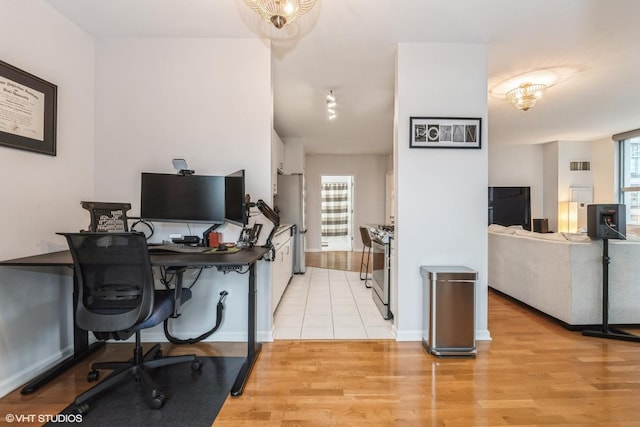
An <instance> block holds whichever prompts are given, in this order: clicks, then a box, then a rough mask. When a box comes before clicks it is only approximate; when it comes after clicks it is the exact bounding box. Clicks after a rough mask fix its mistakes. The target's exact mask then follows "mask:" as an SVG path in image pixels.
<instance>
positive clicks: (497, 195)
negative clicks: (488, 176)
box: [489, 187, 531, 230]
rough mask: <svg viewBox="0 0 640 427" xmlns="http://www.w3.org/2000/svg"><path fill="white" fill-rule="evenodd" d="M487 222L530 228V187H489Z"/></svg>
mask: <svg viewBox="0 0 640 427" xmlns="http://www.w3.org/2000/svg"><path fill="white" fill-rule="evenodd" d="M489 224H500V225H504V226H507V227H508V226H510V225H521V226H522V228H524V229H525V230H531V187H489Z"/></svg>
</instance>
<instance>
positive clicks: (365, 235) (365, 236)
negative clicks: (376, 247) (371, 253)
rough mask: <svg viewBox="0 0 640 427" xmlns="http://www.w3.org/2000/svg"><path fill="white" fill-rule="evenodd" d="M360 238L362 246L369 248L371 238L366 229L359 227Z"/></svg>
mask: <svg viewBox="0 0 640 427" xmlns="http://www.w3.org/2000/svg"><path fill="white" fill-rule="evenodd" d="M360 236H361V237H362V244H363V245H364V246H365V247H366V248H369V247H371V236H370V235H369V231H368V230H367V227H360Z"/></svg>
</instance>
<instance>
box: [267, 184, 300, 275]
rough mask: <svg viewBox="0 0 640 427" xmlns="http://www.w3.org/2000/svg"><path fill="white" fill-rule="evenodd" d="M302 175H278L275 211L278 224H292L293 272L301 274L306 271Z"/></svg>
mask: <svg viewBox="0 0 640 427" xmlns="http://www.w3.org/2000/svg"><path fill="white" fill-rule="evenodd" d="M304 199H305V189H304V175H302V174H294V175H278V193H277V194H276V196H275V198H274V200H275V203H274V205H275V209H277V211H278V213H279V215H280V224H294V225H295V226H296V228H295V233H294V234H293V237H292V238H293V272H294V273H296V274H303V273H304V272H305V271H306V270H307V267H306V263H305V259H304V252H305V234H306V233H307V227H306V224H305V218H304V209H305V200H304Z"/></svg>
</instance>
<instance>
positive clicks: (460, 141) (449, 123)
mask: <svg viewBox="0 0 640 427" xmlns="http://www.w3.org/2000/svg"><path fill="white" fill-rule="evenodd" d="M409 147H410V148H477V149H479V148H482V119H481V118H479V117H410V119H409Z"/></svg>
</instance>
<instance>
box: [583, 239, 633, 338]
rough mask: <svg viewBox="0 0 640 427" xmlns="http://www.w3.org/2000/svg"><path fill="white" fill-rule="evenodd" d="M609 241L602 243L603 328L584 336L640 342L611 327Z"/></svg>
mask: <svg viewBox="0 0 640 427" xmlns="http://www.w3.org/2000/svg"><path fill="white" fill-rule="evenodd" d="M610 262H611V258H609V239H607V238H605V239H603V241H602V328H601V329H600V330H585V331H582V335H585V336H588V337H598V338H610V339H614V340H623V341H634V342H640V337H638V336H636V335H633V334H630V333H628V332H625V331H620V330H617V329H614V328H610V327H609V263H610Z"/></svg>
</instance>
